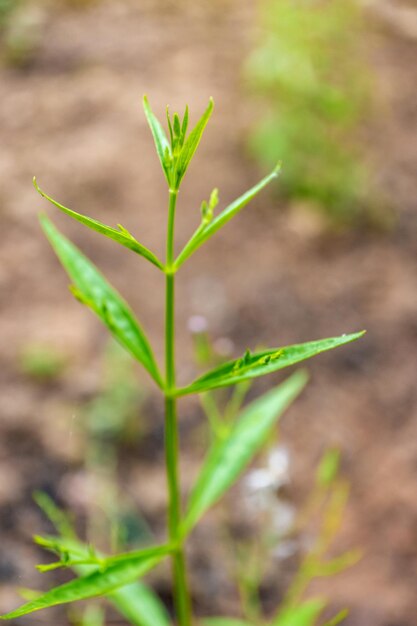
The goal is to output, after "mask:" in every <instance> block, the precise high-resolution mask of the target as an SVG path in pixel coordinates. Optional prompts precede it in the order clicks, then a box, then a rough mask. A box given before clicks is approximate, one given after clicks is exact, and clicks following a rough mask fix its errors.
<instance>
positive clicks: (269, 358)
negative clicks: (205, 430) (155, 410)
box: [177, 331, 365, 396]
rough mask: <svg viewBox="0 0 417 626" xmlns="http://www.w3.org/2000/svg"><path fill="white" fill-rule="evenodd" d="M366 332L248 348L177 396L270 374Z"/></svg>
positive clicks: (184, 388) (182, 390)
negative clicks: (287, 344) (255, 349)
mask: <svg viewBox="0 0 417 626" xmlns="http://www.w3.org/2000/svg"><path fill="white" fill-rule="evenodd" d="M364 332H365V331H362V332H359V333H353V334H351V335H341V336H340V337H330V338H328V339H320V340H318V341H310V342H308V343H301V344H297V345H293V346H285V347H283V348H273V349H270V350H263V351H262V352H255V353H254V354H251V353H250V352H249V351H248V352H246V354H245V355H244V356H243V357H242V358H240V359H237V360H235V361H229V362H228V363H224V364H223V365H220V366H219V367H217V368H216V369H214V370H212V371H211V372H208V373H207V374H204V375H203V376H201V377H200V378H197V380H195V381H194V382H193V383H191V385H189V386H188V387H183V388H182V389H178V392H177V395H178V396H184V395H187V394H190V393H201V392H202V391H208V390H209V389H216V388H217V387H227V386H229V385H235V384H236V383H240V382H242V381H243V380H248V379H250V378H256V377H258V376H264V375H265V374H271V373H272V372H276V371H277V370H280V369H283V368H284V367H289V366H290V365H294V364H295V363H299V362H300V361H305V360H306V359H310V358H311V357H313V356H315V355H316V354H320V353H321V352H325V351H326V350H332V349H333V348H337V347H338V346H342V345H344V344H345V343H349V342H351V341H355V339H359V337H362V335H363V334H364Z"/></svg>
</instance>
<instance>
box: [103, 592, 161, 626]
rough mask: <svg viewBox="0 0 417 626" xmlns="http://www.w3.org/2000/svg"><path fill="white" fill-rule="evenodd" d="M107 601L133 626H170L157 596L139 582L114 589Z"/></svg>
mask: <svg viewBox="0 0 417 626" xmlns="http://www.w3.org/2000/svg"><path fill="white" fill-rule="evenodd" d="M107 597H108V599H109V600H110V601H111V602H112V603H113V604H114V605H115V606H116V607H117V609H118V610H119V611H120V613H121V614H122V615H123V616H124V617H125V618H126V619H127V620H128V622H129V623H130V624H134V626H170V624H171V623H170V620H169V617H168V612H167V610H166V609H165V607H164V605H163V604H162V602H161V600H160V599H159V598H158V596H157V595H156V594H155V593H154V592H153V591H152V589H150V588H149V587H147V586H146V585H144V584H143V583H141V582H134V583H131V584H130V585H126V586H125V587H121V588H120V589H116V591H113V592H112V593H110V594H109V595H108V596H107Z"/></svg>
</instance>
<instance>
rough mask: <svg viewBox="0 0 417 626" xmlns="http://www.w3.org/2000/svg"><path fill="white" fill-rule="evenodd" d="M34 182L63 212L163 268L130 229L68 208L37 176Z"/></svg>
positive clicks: (38, 189) (42, 193)
mask: <svg viewBox="0 0 417 626" xmlns="http://www.w3.org/2000/svg"><path fill="white" fill-rule="evenodd" d="M33 184H34V186H35V189H36V190H37V191H38V192H39V193H40V195H41V196H42V197H43V198H45V199H46V200H48V201H49V202H51V203H52V204H53V205H55V206H56V207H57V208H58V209H60V210H61V211H63V213H66V214H67V215H69V216H70V217H72V218H73V219H75V220H77V221H78V222H81V224H84V225H85V226H88V227H89V228H91V229H92V230H95V231H96V232H98V233H101V234H102V235H105V236H106V237H109V238H110V239H113V240H114V241H117V242H118V243H120V244H122V246H125V247H126V248H129V250H133V252H136V253H137V254H140V255H141V256H143V257H145V259H147V260H148V261H150V262H151V263H153V265H156V267H158V268H159V269H163V265H162V263H161V261H160V260H159V259H158V258H157V257H156V256H155V255H154V254H153V252H151V251H150V250H148V248H146V247H145V246H143V245H142V244H141V243H139V242H138V241H137V240H136V239H135V238H134V237H133V236H132V235H131V234H130V233H129V231H128V230H126V228H123V226H121V225H119V230H117V229H116V228H112V227H111V226H106V225H105V224H102V223H101V222H99V221H98V220H94V219H92V218H91V217H86V216H85V215H81V213H77V212H76V211H73V210H72V209H68V208H67V207H65V206H63V205H62V204H60V203H59V202H57V201H56V200H54V199H53V198H51V197H50V196H48V195H47V194H46V193H45V192H43V191H42V189H41V188H40V187H39V185H38V183H37V182H36V178H33Z"/></svg>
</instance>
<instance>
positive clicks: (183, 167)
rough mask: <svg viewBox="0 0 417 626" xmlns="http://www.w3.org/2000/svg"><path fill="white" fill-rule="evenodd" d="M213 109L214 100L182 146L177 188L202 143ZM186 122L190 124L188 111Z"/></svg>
mask: <svg viewBox="0 0 417 626" xmlns="http://www.w3.org/2000/svg"><path fill="white" fill-rule="evenodd" d="M213 107H214V102H213V98H210V101H209V104H208V107H207V109H206V110H205V111H204V113H203V115H202V116H201V118H200V119H199V121H198V122H197V124H196V125H195V127H194V128H193V130H192V131H191V132H190V134H189V135H188V137H187V139H186V140H185V141H184V145H183V146H182V149H181V152H180V155H179V157H178V160H177V163H176V168H175V169H176V188H178V186H179V184H180V182H181V180H182V178H183V176H184V174H185V172H186V171H187V169H188V166H189V164H190V161H191V159H192V158H193V156H194V153H195V151H196V149H197V146H198V144H199V143H200V139H201V137H202V135H203V132H204V129H205V127H206V125H207V122H208V121H209V119H210V116H211V114H212V112H213ZM184 117H185V116H184ZM186 120H187V124H188V111H187V114H186ZM184 127H186V126H184Z"/></svg>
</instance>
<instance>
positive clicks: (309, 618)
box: [271, 598, 326, 626]
mask: <svg viewBox="0 0 417 626" xmlns="http://www.w3.org/2000/svg"><path fill="white" fill-rule="evenodd" d="M325 606H326V602H325V601H324V600H321V599H320V598H317V599H314V600H308V601H307V602H303V604H300V605H298V606H294V607H290V608H287V609H284V610H283V611H281V612H280V613H279V615H278V616H277V617H276V618H275V619H274V620H273V622H272V623H271V626H314V624H315V623H316V620H317V619H318V617H319V615H320V613H321V612H322V611H323V609H324V607H325Z"/></svg>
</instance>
